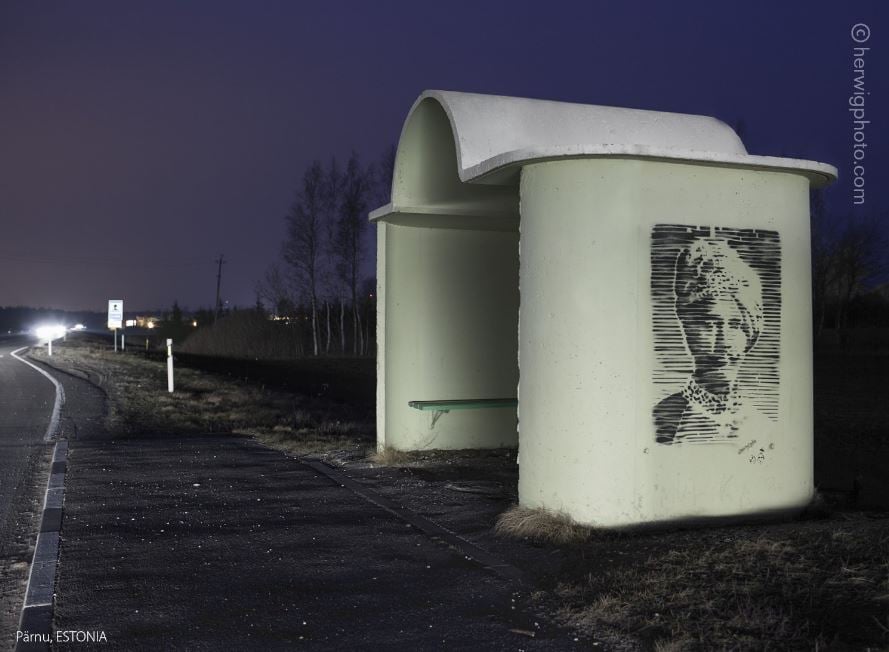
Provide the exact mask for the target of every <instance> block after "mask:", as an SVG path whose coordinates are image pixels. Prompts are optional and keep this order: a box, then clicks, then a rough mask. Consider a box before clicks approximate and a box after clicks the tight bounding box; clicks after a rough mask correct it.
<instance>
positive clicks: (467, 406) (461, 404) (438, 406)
mask: <svg viewBox="0 0 889 652" xmlns="http://www.w3.org/2000/svg"><path fill="white" fill-rule="evenodd" d="M407 404H408V406H409V407H412V408H414V409H415V410H432V411H433V412H450V411H451V410H478V409H480V408H507V407H518V405H519V400H518V399H517V398H475V399H457V400H449V401H444V400H440V401H408V402H407Z"/></svg>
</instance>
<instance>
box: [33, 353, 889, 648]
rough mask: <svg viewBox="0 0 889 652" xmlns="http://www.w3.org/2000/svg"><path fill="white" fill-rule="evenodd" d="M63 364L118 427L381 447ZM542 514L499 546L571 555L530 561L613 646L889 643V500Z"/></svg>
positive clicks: (242, 399) (565, 608) (323, 411)
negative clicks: (771, 512)
mask: <svg viewBox="0 0 889 652" xmlns="http://www.w3.org/2000/svg"><path fill="white" fill-rule="evenodd" d="M40 356H41V351H40V350H37V351H36V352H35V357H38V358H39V357H40ZM53 364H56V365H59V366H63V367H65V368H69V369H74V370H79V371H80V372H82V373H87V374H89V375H90V376H91V377H92V378H94V379H95V380H96V381H97V382H99V383H100V384H101V386H102V387H104V388H105V390H106V392H107V393H108V395H109V398H110V401H109V404H110V409H111V414H110V415H109V423H110V425H111V426H112V427H113V429H114V430H115V432H117V433H119V435H120V436H127V435H151V434H154V433H163V432H177V433H195V434H197V433H206V432H222V433H227V432H231V433H246V434H250V435H254V436H256V438H257V439H259V440H260V441H262V442H263V443H266V444H268V445H270V446H272V447H276V448H280V449H284V450H287V451H289V452H291V453H295V454H308V453H319V452H325V451H326V452H332V451H337V450H339V451H342V450H346V451H351V452H353V453H355V454H360V455H362V456H365V455H367V454H368V453H370V452H371V451H372V448H373V438H372V427H373V426H372V424H368V423H366V422H362V421H361V419H360V418H358V417H353V416H349V415H350V413H349V408H348V407H347V406H343V405H335V404H331V403H329V402H327V401H326V400H321V399H315V398H311V397H302V396H295V395H291V394H287V393H279V392H274V391H271V390H267V389H265V388H263V387H261V386H258V385H256V384H246V383H242V382H239V381H234V380H227V379H224V378H220V377H218V376H215V375H213V374H206V373H202V372H196V371H193V370H190V369H184V368H183V369H177V375H176V379H177V391H176V393H174V394H173V395H170V394H168V393H167V391H166V370H165V367H164V365H163V364H161V363H158V362H153V361H149V360H145V359H143V358H141V357H139V356H137V355H122V354H114V353H113V352H111V351H109V350H108V345H107V343H105V342H92V343H91V342H89V341H88V340H84V341H73V342H68V343H65V344H64V345H61V346H57V347H56V348H55V349H54V355H53ZM868 414H871V413H868ZM847 416H848V415H847ZM871 416H872V415H871ZM869 418H870V417H869ZM365 421H366V418H365ZM881 424H882V422H880V423H879V424H877V426H875V427H879V428H883V429H884V427H883V426H882V425H881ZM844 428H845V429H848V428H849V426H848V420H847V422H846V425H845V426H844ZM875 432H876V431H875ZM478 457H482V458H484V459H483V460H481V461H486V462H487V463H488V464H491V460H492V459H494V458H492V457H491V456H490V454H488V453H484V454H483V453H479V452H468V451H462V452H441V451H437V452H435V451H428V452H423V453H398V452H394V451H383V452H382V453H381V454H380V455H379V456H377V458H375V459H376V460H377V461H378V462H379V463H381V464H387V465H391V466H397V467H400V471H399V473H398V474H394V475H395V477H396V478H397V479H401V480H403V479H404V478H405V477H408V476H411V474H412V472H413V471H416V477H417V478H429V477H431V476H432V474H433V471H434V470H435V469H436V468H440V469H441V472H440V474H441V475H442V476H443V477H447V478H448V479H453V478H456V477H459V476H460V475H461V473H462V474H465V475H471V476H472V477H486V478H490V476H488V475H484V474H482V473H479V470H480V469H482V470H484V472H485V473H487V472H488V471H489V470H490V469H489V468H488V467H486V466H483V465H482V464H481V461H480V460H479V459H477V458H478ZM501 457H502V458H503V460H504V461H503V466H502V467H497V468H499V469H501V470H502V471H504V474H509V473H513V472H514V456H511V457H510V456H501ZM373 473H376V471H373ZM411 477H413V476H411ZM510 477H512V476H510ZM411 490H412V491H415V492H418V493H419V494H420V495H419V498H418V500H419V501H420V502H423V501H425V502H426V503H428V504H435V503H437V502H440V501H441V497H440V496H433V495H432V494H431V492H432V491H435V490H434V489H429V488H428V487H427V488H423V487H419V486H416V487H414V488H413V489H411ZM424 491H425V492H426V493H425V494H423V493H422V492H424ZM485 500H487V499H485ZM454 502H455V503H459V501H456V500H455V501H454ZM461 509H462V507H461ZM420 511H422V510H420ZM529 516H530V515H528V514H527V513H523V512H520V511H519V512H512V513H510V512H508V513H507V515H505V518H509V517H512V518H513V519H514V521H515V522H513V523H512V527H511V529H512V532H513V534H517V538H518V542H512V541H509V540H508V539H503V538H501V539H500V544H498V545H503V547H504V549H505V550H509V548H510V546H512V547H514V548H519V547H529V548H533V549H535V550H536V551H538V553H539V554H538V555H537V556H536V557H533V558H534V559H538V558H543V557H546V558H548V559H553V558H558V559H559V560H560V561H559V563H558V566H557V567H556V568H554V569H552V568H550V569H548V570H547V571H545V572H544V571H540V572H538V571H537V569H535V568H533V567H532V568H531V569H530V571H531V572H530V575H531V576H532V577H535V579H536V581H537V584H538V588H539V591H538V592H537V593H536V594H535V598H536V600H537V603H538V605H539V607H540V609H541V611H545V612H547V613H549V614H550V615H551V616H552V618H553V619H554V620H556V621H557V622H559V623H561V624H563V625H565V626H567V627H570V628H572V629H574V630H576V631H579V632H582V633H584V634H586V635H588V636H590V637H592V638H594V639H596V640H598V641H601V642H603V643H604V646H603V647H604V648H605V649H615V650H661V651H668V650H713V649H729V650H765V649H774V650H788V649H791V650H795V649H801V650H812V649H817V650H863V649H889V514H887V513H886V512H865V511H855V510H851V509H847V508H837V509H835V510H834V511H832V512H830V511H829V510H825V511H824V513H822V514H820V515H819V517H818V518H809V519H808V520H800V521H795V522H789V523H777V524H771V525H755V526H753V525H747V526H732V527H714V528H707V529H694V530H678V531H672V532H651V533H633V534H630V533H626V534H618V533H596V532H593V531H590V530H588V529H585V528H581V527H578V526H576V525H575V524H573V523H571V522H570V521H565V520H564V519H560V518H555V520H553V521H550V522H548V523H542V524H541V523H540V522H535V521H534V520H533V519H530V518H529ZM508 530H510V528H504V531H508ZM501 536H502V535H501ZM554 537H555V539H557V541H556V542H553V538H554ZM507 556H508V554H507Z"/></svg>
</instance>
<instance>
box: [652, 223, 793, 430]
mask: <svg viewBox="0 0 889 652" xmlns="http://www.w3.org/2000/svg"><path fill="white" fill-rule="evenodd" d="M651 277H652V282H651V283H652V309H653V315H652V318H653V322H652V323H653V328H654V346H655V359H656V366H655V374H654V379H653V380H654V383H655V386H656V390H657V396H658V400H657V402H656V403H655V405H654V408H653V410H652V416H653V423H654V430H655V440H656V441H657V442H658V443H661V444H679V443H717V442H731V441H735V442H738V441H739V440H742V441H741V443H744V444H747V443H749V442H750V441H753V440H755V439H759V440H764V439H766V438H769V437H770V436H771V434H772V431H773V430H774V427H775V423H776V422H777V418H778V414H777V411H778V362H779V336H780V312H781V295H780V282H781V250H780V240H779V236H778V233H777V232H775V231H763V230H755V229H726V228H712V227H699V226H684V225H658V226H655V227H654V228H653V230H652V239H651Z"/></svg>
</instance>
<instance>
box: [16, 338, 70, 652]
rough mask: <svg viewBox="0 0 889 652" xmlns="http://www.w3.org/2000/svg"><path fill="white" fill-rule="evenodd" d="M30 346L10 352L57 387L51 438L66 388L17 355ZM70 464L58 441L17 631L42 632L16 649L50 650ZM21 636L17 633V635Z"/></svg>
mask: <svg viewBox="0 0 889 652" xmlns="http://www.w3.org/2000/svg"><path fill="white" fill-rule="evenodd" d="M27 348H29V347H26V346H23V347H21V348H19V349H16V350H15V351H12V352H11V353H10V355H11V356H12V357H14V358H15V359H16V360H18V361H19V362H24V363H25V364H26V365H28V366H29V367H32V368H34V369H36V370H37V371H39V372H40V373H41V374H43V375H44V376H46V377H47V378H48V379H49V380H50V381H51V382H52V384H53V385H54V386H55V388H56V398H55V404H54V405H53V411H52V417H51V418H50V423H49V427H48V428H47V430H46V434H45V435H44V438H43V441H44V442H50V441H51V440H52V439H53V438H54V437H55V436H56V434H57V433H58V430H59V427H60V423H61V411H62V405H63V404H64V402H65V389H64V387H62V384H61V383H60V382H59V381H58V380H56V379H55V378H54V377H53V376H52V375H50V374H49V373H48V372H46V371H44V370H43V369H41V368H40V367H38V366H37V365H35V364H33V363H31V362H29V361H28V360H25V359H23V358H21V357H19V356H18V355H16V354H17V353H19V352H20V351H23V350H24V349H27ZM67 466H68V441H67V440H64V439H63V440H61V441H57V442H56V443H55V444H54V445H53V454H52V462H51V465H50V472H49V478H48V479H47V481H46V490H45V491H44V494H43V511H42V514H41V517H40V532H38V534H37V542H36V544H35V546H34V556H33V557H32V559H31V565H30V568H29V569H28V583H27V585H26V587H25V599H24V601H23V603H22V611H21V614H20V615H19V626H18V631H19V632H23V633H28V634H31V635H39V636H38V637H37V641H39V642H37V641H33V640H32V641H26V639H25V637H22V638H21V639H19V640H17V641H16V644H15V652H24V651H25V650H49V649H50V645H51V644H50V643H49V641H50V640H51V637H52V621H53V601H54V597H55V595H54V589H55V581H56V572H57V570H58V565H59V547H60V537H61V529H62V509H63V505H64V502H65V471H66V470H67ZM17 638H18V637H17Z"/></svg>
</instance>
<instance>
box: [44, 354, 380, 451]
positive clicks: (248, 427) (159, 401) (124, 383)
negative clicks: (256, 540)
mask: <svg viewBox="0 0 889 652" xmlns="http://www.w3.org/2000/svg"><path fill="white" fill-rule="evenodd" d="M31 355H32V356H33V357H34V358H35V359H37V360H41V361H44V362H47V363H50V364H52V365H53V366H56V367H59V368H61V369H63V370H67V371H71V372H73V373H75V374H79V375H81V376H86V377H88V378H89V379H90V380H92V381H93V382H95V383H96V384H98V385H99V386H100V387H102V389H103V390H104V391H105V392H106V394H107V395H108V398H109V401H108V404H109V414H108V417H107V424H106V425H107V426H108V428H109V430H110V431H111V432H113V433H115V434H116V435H118V436H135V435H154V434H164V433H177V434H206V433H232V434H238V435H248V436H253V437H255V438H256V439H257V440H259V441H261V442H262V443H264V444H266V445H268V446H270V447H272V448H277V449H280V450H285V451H287V452H289V453H291V454H295V455H307V454H310V453H323V452H329V451H349V452H350V453H353V454H360V455H365V454H367V453H369V452H370V451H371V450H372V449H373V446H374V440H373V424H368V423H366V422H362V421H360V420H359V418H358V417H357V416H356V415H355V414H352V413H350V410H349V408H348V406H343V405H339V404H334V403H331V402H330V401H327V400H324V399H316V398H313V397H309V396H299V395H293V394H288V393H284V392H279V391H274V390H271V389H268V388H265V387H262V386H256V385H253V384H248V383H243V382H240V381H237V380H233V379H227V378H222V377H220V376H217V375H213V374H208V373H203V372H200V371H195V370H192V369H188V368H177V369H176V372H175V381H176V383H175V390H176V391H175V392H174V393H172V394H170V393H169V392H167V371H166V365H165V364H164V363H161V362H157V361H154V360H149V359H145V358H143V357H141V356H139V355H138V354H129V353H114V351H112V350H110V348H109V346H108V344H107V342H104V341H103V340H97V339H92V338H89V337H72V338H69V340H68V341H67V342H64V343H57V344H56V346H54V347H53V355H52V358H51V359H50V358H48V357H47V355H46V349H45V348H42V347H35V348H34V349H32V351H31Z"/></svg>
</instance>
